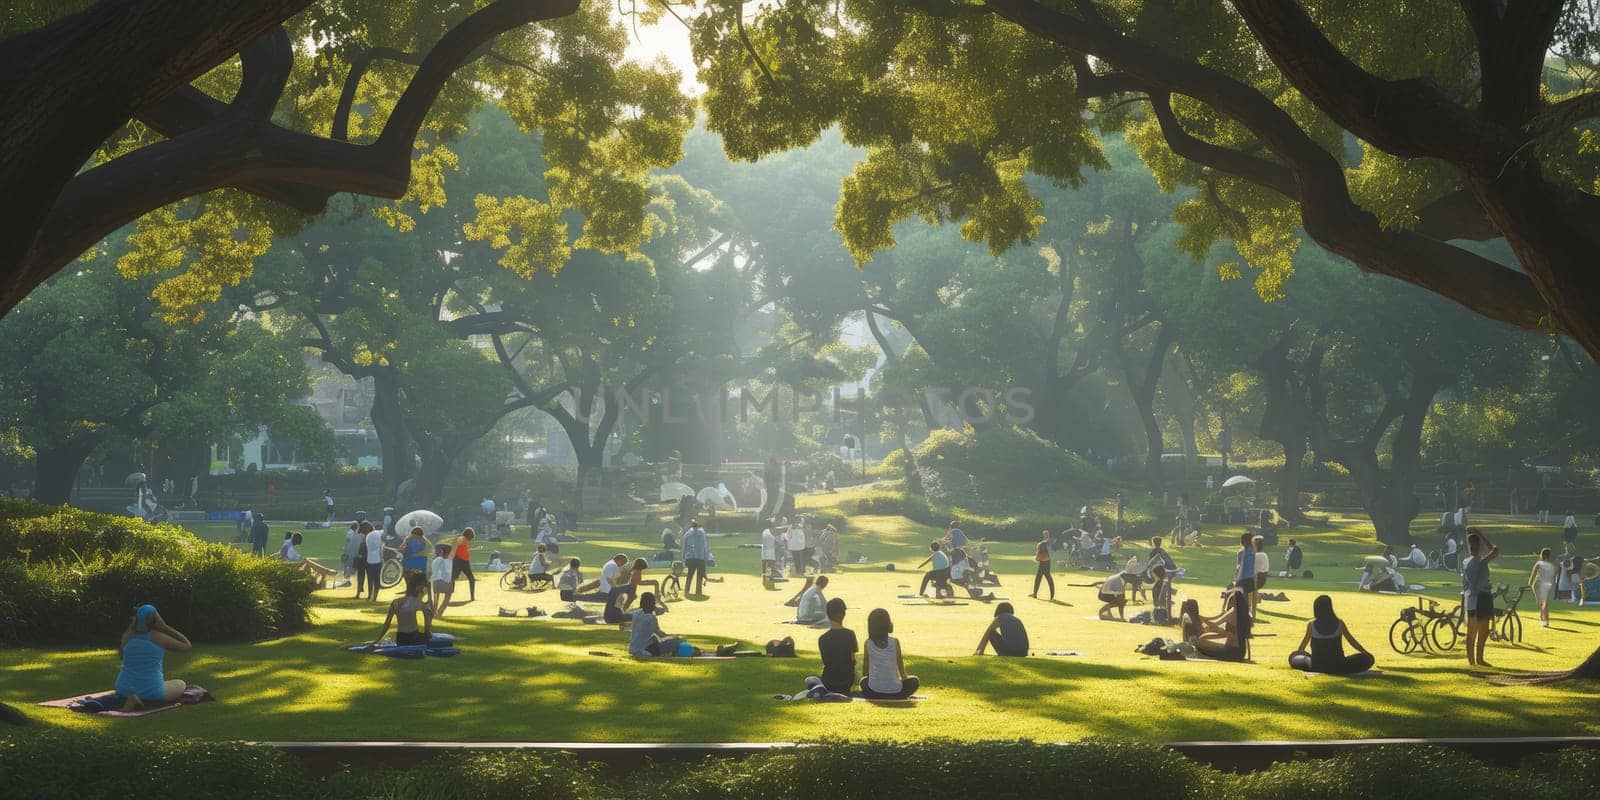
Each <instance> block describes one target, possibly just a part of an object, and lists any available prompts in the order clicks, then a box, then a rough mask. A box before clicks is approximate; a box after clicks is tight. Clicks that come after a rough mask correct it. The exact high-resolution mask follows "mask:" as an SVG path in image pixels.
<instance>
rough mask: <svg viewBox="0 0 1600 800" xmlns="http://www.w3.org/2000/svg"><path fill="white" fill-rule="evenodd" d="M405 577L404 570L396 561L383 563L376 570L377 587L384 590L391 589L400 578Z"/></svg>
mask: <svg viewBox="0 0 1600 800" xmlns="http://www.w3.org/2000/svg"><path fill="white" fill-rule="evenodd" d="M404 576H405V570H404V569H403V568H402V567H401V566H400V562H398V561H385V562H383V566H382V567H381V568H379V570H378V585H379V586H381V587H383V588H385V589H392V588H394V587H395V586H396V585H397V584H399V583H400V578H402V577H404Z"/></svg>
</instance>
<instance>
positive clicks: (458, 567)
mask: <svg viewBox="0 0 1600 800" xmlns="http://www.w3.org/2000/svg"><path fill="white" fill-rule="evenodd" d="M476 535H477V534H476V533H475V532H474V531H473V530H472V529H471V528H467V529H466V530H464V531H462V532H461V538H459V539H457V540H456V549H455V553H454V555H453V557H452V560H451V562H450V581H451V582H452V583H454V582H455V581H458V580H461V576H462V575H465V576H467V602H469V603H470V602H472V601H474V600H477V599H478V577H477V576H476V575H473V574H472V539H473V537H474V536H476Z"/></svg>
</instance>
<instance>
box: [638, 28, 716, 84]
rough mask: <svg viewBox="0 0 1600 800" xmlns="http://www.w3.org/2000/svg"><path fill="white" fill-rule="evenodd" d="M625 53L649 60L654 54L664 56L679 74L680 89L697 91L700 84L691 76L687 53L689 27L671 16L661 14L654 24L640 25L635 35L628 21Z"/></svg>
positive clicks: (690, 63) (691, 64)
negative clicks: (681, 82)
mask: <svg viewBox="0 0 1600 800" xmlns="http://www.w3.org/2000/svg"><path fill="white" fill-rule="evenodd" d="M628 55H629V56H630V57H632V58H635V59H638V60H640V61H649V60H651V59H653V58H655V57H656V56H658V55H660V56H664V57H666V59H667V61H668V62H670V63H671V64H672V66H674V67H677V69H678V72H680V73H682V74H683V90H684V91H685V92H688V93H689V94H693V95H698V94H700V84H699V82H698V81H696V80H695V77H694V61H693V60H692V59H691V57H690V55H689V29H688V28H685V27H684V26H683V24H682V23H680V22H678V21H677V20H675V19H673V18H672V17H671V16H663V17H662V20H661V22H659V23H657V24H655V25H649V26H646V25H640V26H639V28H638V36H637V37H635V35H634V28H633V26H632V25H631V24H629V25H628Z"/></svg>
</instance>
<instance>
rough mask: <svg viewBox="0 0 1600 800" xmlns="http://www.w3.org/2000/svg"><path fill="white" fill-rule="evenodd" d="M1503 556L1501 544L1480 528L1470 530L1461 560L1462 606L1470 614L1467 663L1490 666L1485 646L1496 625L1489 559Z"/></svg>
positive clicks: (1468, 618) (1468, 616)
mask: <svg viewBox="0 0 1600 800" xmlns="http://www.w3.org/2000/svg"><path fill="white" fill-rule="evenodd" d="M1499 555H1500V546H1499V545H1497V544H1494V543H1493V542H1490V541H1489V537H1487V536H1485V535H1484V534H1483V531H1481V530H1479V529H1477V528H1468V529H1467V557H1466V558H1465V559H1463V560H1462V561H1461V609H1462V611H1463V612H1464V613H1465V614H1466V616H1467V663H1468V664H1470V665H1472V666H1475V667H1487V666H1489V662H1487V661H1484V660H1483V646H1484V644H1485V643H1486V642H1487V641H1488V640H1489V628H1490V627H1491V626H1492V625H1493V624H1494V584H1493V583H1491V582H1490V577H1489V562H1491V561H1493V560H1495V558H1497V557H1498V556H1499Z"/></svg>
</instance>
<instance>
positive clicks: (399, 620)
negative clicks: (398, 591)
mask: <svg viewBox="0 0 1600 800" xmlns="http://www.w3.org/2000/svg"><path fill="white" fill-rule="evenodd" d="M427 586H428V576H427V575H425V574H421V573H415V574H411V575H407V576H406V593H405V594H404V595H401V596H400V597H396V598H395V599H394V600H393V601H392V602H390V603H389V615H388V616H386V617H384V619H383V627H382V628H380V629H379V630H378V635H377V637H376V639H375V641H380V642H381V641H383V637H384V635H385V634H387V633H388V632H389V626H390V625H393V626H394V631H395V633H394V642H395V644H401V645H413V644H427V643H428V640H429V638H431V637H432V635H433V608H432V607H430V606H429V605H428V603H426V602H423V599H422V595H423V592H424V591H426V589H427ZM419 614H420V615H421V616H422V630H417V615H419Z"/></svg>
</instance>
